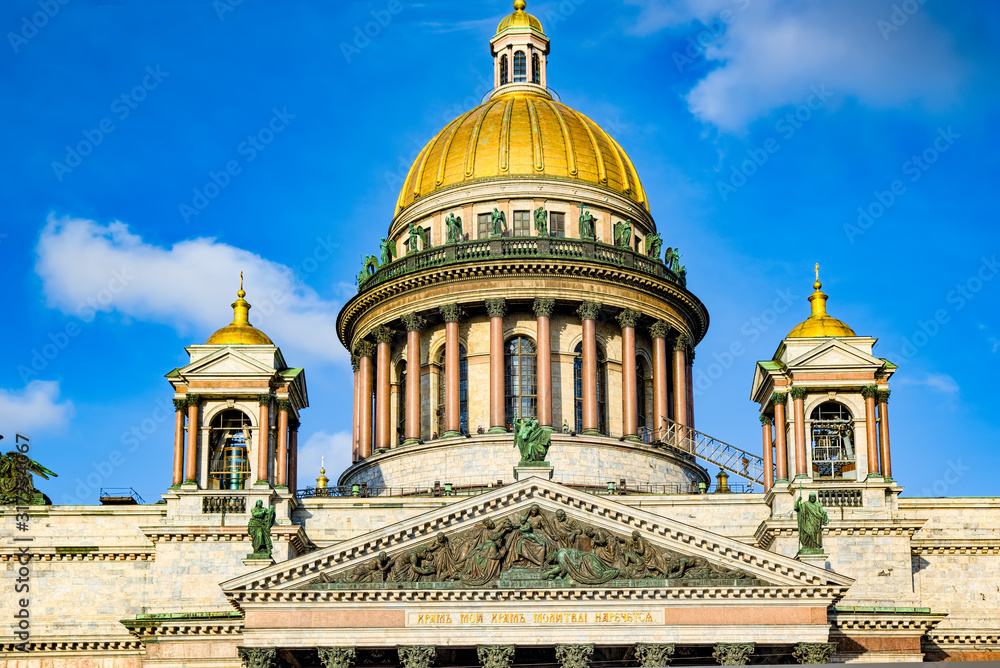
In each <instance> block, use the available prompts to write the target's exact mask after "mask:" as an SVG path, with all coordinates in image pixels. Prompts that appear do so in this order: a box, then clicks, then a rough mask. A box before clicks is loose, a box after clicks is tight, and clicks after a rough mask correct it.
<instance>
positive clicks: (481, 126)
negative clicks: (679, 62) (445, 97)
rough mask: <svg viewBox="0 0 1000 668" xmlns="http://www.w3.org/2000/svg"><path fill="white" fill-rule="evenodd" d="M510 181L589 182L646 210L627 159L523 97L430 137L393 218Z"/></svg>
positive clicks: (598, 134) (603, 135)
mask: <svg viewBox="0 0 1000 668" xmlns="http://www.w3.org/2000/svg"><path fill="white" fill-rule="evenodd" d="M516 13H517V12H515V15H516ZM508 18H510V17H508ZM505 20H506V19H505ZM507 178H510V179H523V178H549V179H565V180H568V181H578V182H584V183H589V184H592V185H595V186H599V187H603V188H608V189H609V190H613V191H615V192H617V193H620V194H622V195H625V196H626V197H628V198H630V199H632V200H634V201H635V202H637V203H638V204H640V205H642V206H643V207H644V208H645V209H646V210H647V211H648V210H649V204H648V202H647V201H646V193H645V191H644V190H643V187H642V184H641V183H640V182H639V175H638V173H636V171H635V167H633V166H632V161H631V160H630V159H629V157H628V155H626V154H625V151H623V150H622V148H621V146H619V145H618V143H617V142H616V141H615V140H614V139H613V138H612V137H611V135H609V134H608V133H607V132H605V131H604V130H603V129H601V127H600V126H599V125H597V124H596V123H594V121H592V120H590V119H589V118H587V117H586V116H584V115H583V114H581V113H580V112H578V111H575V110H573V109H571V108H569V107H567V106H566V105H564V104H562V103H560V102H556V101H555V100H552V99H549V98H548V97H547V96H544V95H541V94H531V93H524V92H520V93H512V94H509V95H501V96H498V97H495V98H493V99H491V100H489V101H488V102H486V103H485V104H482V105H480V106H478V107H476V108H475V109H473V110H472V111H469V112H467V113H465V114H462V115H461V116H459V117H458V118H456V119H455V120H453V121H452V122H451V123H449V124H448V125H447V126H445V128H444V129H443V130H442V131H441V132H439V133H438V134H437V136H436V137H434V138H433V139H431V141H430V142H429V143H428V144H427V146H425V147H424V149H423V150H422V151H421V152H420V154H419V155H418V156H417V159H416V161H415V162H414V163H413V166H412V167H411V168H410V171H409V174H408V175H407V177H406V181H405V182H404V183H403V189H402V191H401V192H400V193H399V199H398V200H397V203H396V213H399V212H400V211H402V210H403V209H405V208H406V207H407V206H409V205H410V204H413V203H414V202H415V201H417V200H418V199H420V198H422V197H426V196H427V195H429V194H431V193H434V192H436V191H440V190H445V189H447V188H451V187H455V186H460V185H463V184H470V183H475V182H481V181H487V180H497V179H507Z"/></svg>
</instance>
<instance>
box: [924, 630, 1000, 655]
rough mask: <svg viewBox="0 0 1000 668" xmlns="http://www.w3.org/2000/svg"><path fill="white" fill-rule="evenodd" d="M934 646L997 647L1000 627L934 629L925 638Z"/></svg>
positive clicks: (928, 643)
mask: <svg viewBox="0 0 1000 668" xmlns="http://www.w3.org/2000/svg"><path fill="white" fill-rule="evenodd" d="M924 644H926V645H929V646H932V647H937V648H941V647H947V648H952V649H957V648H959V647H962V648H968V649H979V648H985V649H991V650H993V649H996V648H997V646H1000V629H940V630H939V629H933V630H931V631H930V632H929V633H928V634H927V636H926V637H925V638H924Z"/></svg>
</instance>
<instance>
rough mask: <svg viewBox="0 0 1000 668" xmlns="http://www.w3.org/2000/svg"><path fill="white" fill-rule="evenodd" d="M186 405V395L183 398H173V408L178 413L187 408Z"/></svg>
mask: <svg viewBox="0 0 1000 668" xmlns="http://www.w3.org/2000/svg"><path fill="white" fill-rule="evenodd" d="M187 405H188V402H187V398H186V397H185V398H183V399H174V410H175V411H177V412H178V413H182V412H184V411H185V410H187Z"/></svg>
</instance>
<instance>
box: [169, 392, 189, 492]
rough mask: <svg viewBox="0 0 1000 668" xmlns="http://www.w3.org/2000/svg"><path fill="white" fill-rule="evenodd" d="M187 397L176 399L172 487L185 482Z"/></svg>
mask: <svg viewBox="0 0 1000 668" xmlns="http://www.w3.org/2000/svg"><path fill="white" fill-rule="evenodd" d="M186 412H187V400H186V399H174V476H173V484H172V488H176V487H180V485H181V483H183V482H184V414H185V413H186Z"/></svg>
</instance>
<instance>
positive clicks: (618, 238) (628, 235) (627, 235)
mask: <svg viewBox="0 0 1000 668" xmlns="http://www.w3.org/2000/svg"><path fill="white" fill-rule="evenodd" d="M631 241H632V221H631V220H628V219H625V221H624V222H619V223H615V246H618V247H620V248H631V247H632V246H631Z"/></svg>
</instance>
